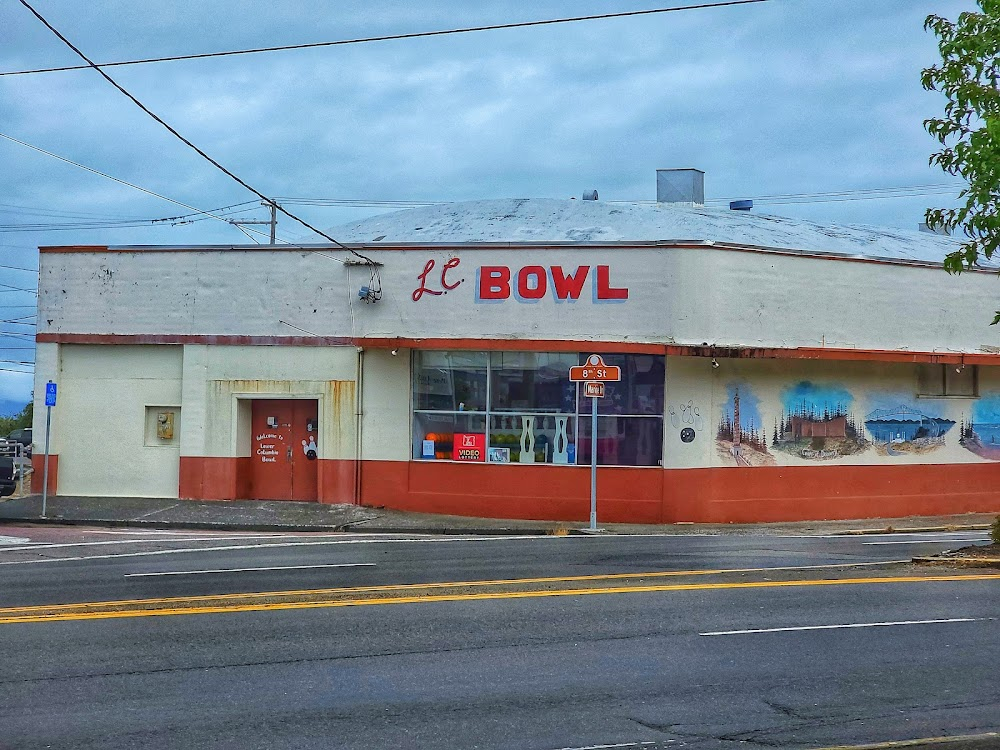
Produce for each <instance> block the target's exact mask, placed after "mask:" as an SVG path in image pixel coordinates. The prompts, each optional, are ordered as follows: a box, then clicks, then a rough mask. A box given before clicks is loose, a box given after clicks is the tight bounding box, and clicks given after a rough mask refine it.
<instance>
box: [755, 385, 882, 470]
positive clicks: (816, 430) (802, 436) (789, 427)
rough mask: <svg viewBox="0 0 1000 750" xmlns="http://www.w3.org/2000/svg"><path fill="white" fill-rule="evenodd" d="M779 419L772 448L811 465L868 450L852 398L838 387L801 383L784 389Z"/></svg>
mask: <svg viewBox="0 0 1000 750" xmlns="http://www.w3.org/2000/svg"><path fill="white" fill-rule="evenodd" d="M781 403H782V412H781V418H780V419H778V420H775V422H774V429H773V432H772V435H771V447H772V448H774V449H775V450H779V451H782V452H784V453H789V454H791V455H794V456H798V457H800V458H805V459H809V460H812V461H826V460H830V459H836V458H839V457H840V456H847V455H851V454H855V453H862V452H863V451H865V450H866V449H867V448H868V447H869V443H868V441H867V440H866V439H865V437H864V434H863V428H861V427H860V425H859V424H858V422H857V420H856V419H855V417H854V414H853V413H852V412H851V405H852V404H853V403H854V397H853V396H852V395H851V394H850V393H849V392H848V391H847V390H845V389H844V388H843V387H842V386H840V385H817V384H814V383H811V382H809V381H802V382H800V383H798V384H796V385H794V386H791V387H789V388H786V389H785V391H784V392H783V393H782V397H781Z"/></svg>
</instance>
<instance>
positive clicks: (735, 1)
mask: <svg viewBox="0 0 1000 750" xmlns="http://www.w3.org/2000/svg"><path fill="white" fill-rule="evenodd" d="M764 2H768V0H726V2H717V3H698V4H697V5H678V6H673V7H669V8H650V9H647V10H630V11H622V12H619V13H600V14H597V15H592V16H571V17H567V18H549V19H545V20H541V21H521V22H518V23H498V24H492V25H489V26H467V27H464V28H456V29H440V30H437V31H415V32H411V33H408V34H387V35H385V36H369V37H359V38H357V39H340V40H337V41H333V42H311V43H306V44H286V45H281V46H276V47H255V48H252V49H240V50H227V51H223V52H202V53H199V54H193V55H171V56H168V57H148V58H142V59H137V60H119V61H117V62H108V63H99V64H98V63H92V62H90V60H87V62H88V63H89V64H88V65H64V66H61V67H58V68H36V69H33V70H8V71H4V72H0V76H23V75H32V74H34V73H58V72H62V71H67V70H86V69H87V68H95V69H99V68H111V67H116V66H119V65H145V64H147V63H160V62H177V61H178V60H202V59H205V58H209V57H232V56H234V55H252V54H257V53H259V52H283V51H287V50H299V49H315V48H317V47H341V46H346V45H349V44H367V43H370V42H389V41H396V40H400V39H420V38H423V37H434V36H447V35H449V34H471V33H475V32H480V31H499V30H501V29H524V28H528V27H531V26H553V25H555V24H563V23H578V22H580V21H603V20H607V19H611V18H627V17H630V16H651V15H654V14H659V13H675V12H677V11H682V10H700V9H704V8H724V7H726V6H730V5H750V4H752V3H764ZM21 4H22V5H24V6H25V7H27V8H28V10H30V11H31V12H32V13H34V15H35V16H36V17H37V18H38V19H39V20H41V21H42V23H45V25H46V26H49V24H48V23H46V22H45V21H44V20H43V19H42V17H41V16H40V15H38V13H37V12H36V11H35V10H34V9H33V8H31V6H29V5H28V4H27V3H26V2H24V0H21ZM49 28H50V29H52V27H51V26H49ZM52 30H53V31H55V29H52ZM60 38H61V37H60ZM63 41H66V40H65V39H63ZM74 51H75V52H77V54H80V53H79V52H78V51H77V50H76V49H75V48H74ZM80 56H81V57H83V55H82V54H81V55H80ZM84 59H85V60H86V59H87V58H84Z"/></svg>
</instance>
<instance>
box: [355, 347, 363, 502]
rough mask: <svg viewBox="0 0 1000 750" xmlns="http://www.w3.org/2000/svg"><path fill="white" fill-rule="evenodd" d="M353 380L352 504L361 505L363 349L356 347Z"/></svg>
mask: <svg viewBox="0 0 1000 750" xmlns="http://www.w3.org/2000/svg"><path fill="white" fill-rule="evenodd" d="M354 382H355V384H356V385H355V396H354V403H355V404H356V409H355V412H356V413H355V415H354V416H355V426H354V434H355V446H354V504H355V505H361V457H362V454H361V432H362V427H363V425H364V419H363V416H364V408H363V404H364V392H365V349H364V347H362V346H359V347H358V363H357V369H356V371H355V376H354Z"/></svg>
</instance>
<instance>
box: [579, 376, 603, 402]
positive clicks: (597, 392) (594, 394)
mask: <svg viewBox="0 0 1000 750" xmlns="http://www.w3.org/2000/svg"><path fill="white" fill-rule="evenodd" d="M583 395H584V396H587V397H588V398H604V383H603V382H602V381H600V380H588V381H587V382H585V383H584V384H583Z"/></svg>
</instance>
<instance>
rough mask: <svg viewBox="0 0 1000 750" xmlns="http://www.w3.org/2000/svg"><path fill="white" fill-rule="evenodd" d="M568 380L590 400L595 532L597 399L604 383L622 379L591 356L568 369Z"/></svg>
mask: <svg viewBox="0 0 1000 750" xmlns="http://www.w3.org/2000/svg"><path fill="white" fill-rule="evenodd" d="M569 379H570V381H571V382H577V383H583V395H584V396H586V397H587V398H589V399H590V530H591V531H597V399H599V398H604V383H605V381H611V382H614V381H618V380H621V379H622V374H621V368H620V367H617V366H616V365H606V364H604V359H603V358H602V357H601V355H600V354H591V355H590V356H589V357H587V364H585V365H578V366H575V367H570V368H569Z"/></svg>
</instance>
